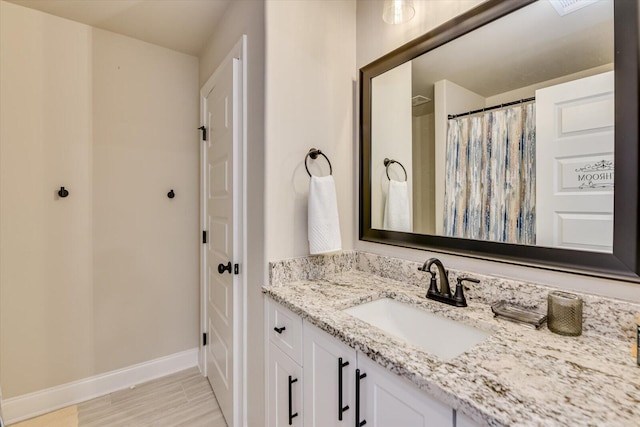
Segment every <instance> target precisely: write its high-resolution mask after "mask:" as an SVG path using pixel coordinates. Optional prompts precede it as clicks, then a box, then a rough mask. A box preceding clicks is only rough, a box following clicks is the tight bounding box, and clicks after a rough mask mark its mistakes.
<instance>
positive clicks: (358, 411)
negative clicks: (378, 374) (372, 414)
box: [356, 369, 367, 427]
mask: <svg viewBox="0 0 640 427" xmlns="http://www.w3.org/2000/svg"><path fill="white" fill-rule="evenodd" d="M366 377H367V374H362V375H360V369H356V427H360V426H363V425H365V424H366V423H367V420H362V421H360V380H361V379H363V378H366Z"/></svg>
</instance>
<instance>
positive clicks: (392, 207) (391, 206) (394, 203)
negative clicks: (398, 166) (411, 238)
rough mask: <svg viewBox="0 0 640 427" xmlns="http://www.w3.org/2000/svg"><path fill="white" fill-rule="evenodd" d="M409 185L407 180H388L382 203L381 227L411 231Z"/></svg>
mask: <svg viewBox="0 0 640 427" xmlns="http://www.w3.org/2000/svg"><path fill="white" fill-rule="evenodd" d="M410 209H411V208H410V204H409V186H408V185H407V181H396V180H393V179H390V180H389V191H388V192H387V202H386V203H385V205H384V221H383V228H384V229H385V230H393V231H408V232H410V231H411V228H412V227H411V212H410Z"/></svg>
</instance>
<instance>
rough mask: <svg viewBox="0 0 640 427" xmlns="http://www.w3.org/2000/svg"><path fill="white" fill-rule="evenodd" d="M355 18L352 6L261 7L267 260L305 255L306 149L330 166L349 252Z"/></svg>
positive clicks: (280, 0)
mask: <svg viewBox="0 0 640 427" xmlns="http://www.w3.org/2000/svg"><path fill="white" fill-rule="evenodd" d="M355 12H356V11H355V1H354V0H341V1H329V2H327V1H320V0H313V1H312V0H309V1H297V0H291V1H285V0H270V1H267V3H266V17H267V20H266V22H267V28H266V37H267V44H266V55H267V56H266V58H267V64H266V134H265V135H266V142H265V144H266V145H265V147H266V153H265V155H266V171H265V172H266V193H265V203H266V251H267V259H268V260H279V259H284V258H291V257H299V256H306V255H308V254H309V244H308V240H307V193H308V187H309V176H308V175H307V173H306V171H305V168H304V158H305V155H306V154H307V151H308V150H309V148H311V147H315V148H320V149H322V151H323V152H324V153H326V155H327V156H328V157H329V159H330V160H331V163H332V165H333V177H334V179H335V182H336V188H337V198H338V210H339V215H340V229H341V233H342V248H343V249H345V250H348V249H352V248H353V246H354V238H355V235H356V230H357V228H356V223H355V220H354V216H353V213H354V212H355V206H356V203H357V192H356V188H355V179H354V175H353V171H354V169H355V161H356V160H355V157H354V153H355V147H356V144H355V140H354V127H355V124H354V99H355V83H354V82H355V79H356V66H355V53H356V52H355V16H356V15H355ZM311 163H313V165H312V167H313V169H312V170H313V171H314V173H323V174H326V173H327V171H328V167H327V165H326V164H325V163H324V159H322V158H319V159H318V160H316V161H310V164H311ZM320 169H321V170H320Z"/></svg>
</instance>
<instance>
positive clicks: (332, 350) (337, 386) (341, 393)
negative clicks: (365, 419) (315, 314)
mask: <svg viewBox="0 0 640 427" xmlns="http://www.w3.org/2000/svg"><path fill="white" fill-rule="evenodd" d="M303 336H304V338H303V341H304V345H303V354H304V363H303V367H304V378H305V382H304V425H305V426H306V427H331V426H348V427H351V426H352V425H353V423H354V420H355V419H354V413H355V400H354V398H355V394H354V385H355V383H354V381H353V378H354V375H355V368H356V366H355V365H356V351H355V350H354V349H352V348H350V347H349V346H347V345H345V344H343V343H342V342H340V341H339V340H338V339H336V338H334V337H332V336H330V335H328V334H327V333H326V332H323V331H322V330H320V329H318V328H317V327H315V326H313V325H311V324H309V323H307V322H305V323H304V328H303Z"/></svg>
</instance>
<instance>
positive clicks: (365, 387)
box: [356, 354, 454, 427]
mask: <svg viewBox="0 0 640 427" xmlns="http://www.w3.org/2000/svg"><path fill="white" fill-rule="evenodd" d="M357 373H359V374H360V386H359V388H360V390H359V391H360V396H359V398H360V414H359V415H360V417H359V420H360V423H362V422H363V421H366V425H367V426H371V427H397V426H413V427H427V426H428V427H452V426H453V425H454V424H453V423H454V421H453V420H454V414H453V409H451V408H450V407H449V406H447V405H445V404H444V403H441V402H439V401H437V400H435V399H433V398H432V397H430V396H428V395H426V394H425V393H423V392H421V391H419V390H417V389H416V388H415V386H413V385H412V384H411V383H409V382H408V381H406V380H404V379H403V378H400V377H398V376H397V375H394V374H392V373H390V372H389V371H387V370H386V369H384V368H382V367H381V366H380V365H378V364H377V363H375V362H374V361H372V360H371V359H369V358H367V357H365V356H363V355H361V354H358V369H357ZM362 375H366V376H364V378H363V377H362ZM356 381H357V380H356ZM356 394H357V391H356ZM356 399H358V396H357V395H356Z"/></svg>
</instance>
